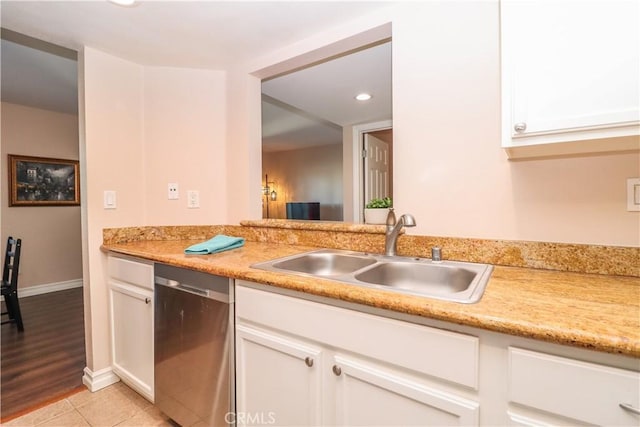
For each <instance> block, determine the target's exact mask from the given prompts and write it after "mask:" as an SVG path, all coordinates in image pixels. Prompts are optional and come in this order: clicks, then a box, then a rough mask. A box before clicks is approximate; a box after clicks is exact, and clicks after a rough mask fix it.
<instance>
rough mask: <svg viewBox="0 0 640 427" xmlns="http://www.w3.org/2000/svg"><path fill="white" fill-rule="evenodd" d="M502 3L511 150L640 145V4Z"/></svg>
mask: <svg viewBox="0 0 640 427" xmlns="http://www.w3.org/2000/svg"><path fill="white" fill-rule="evenodd" d="M500 4H501V9H500V20H501V49H502V111H503V114H502V141H503V144H502V145H503V147H504V148H505V149H506V150H507V153H508V155H509V156H510V157H512V158H518V157H534V156H544V155H558V154H575V153H590V152H606V151H623V150H630V149H635V150H637V149H640V137H638V135H640V83H639V82H640V18H639V16H640V10H639V9H640V3H638V2H637V1H632V0H614V1H608V0H594V1H590V2H586V1H568V0H560V1H555V0H554V1H551V0H537V1H516V0H503V1H501V3H500Z"/></svg>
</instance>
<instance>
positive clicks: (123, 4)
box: [108, 0, 136, 6]
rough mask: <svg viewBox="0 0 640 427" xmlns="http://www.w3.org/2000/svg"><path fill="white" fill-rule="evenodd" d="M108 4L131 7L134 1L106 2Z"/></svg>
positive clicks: (111, 0)
mask: <svg viewBox="0 0 640 427" xmlns="http://www.w3.org/2000/svg"><path fill="white" fill-rule="evenodd" d="M108 1H109V2H110V3H113V4H117V5H118V6H133V5H134V3H135V2H136V0H108Z"/></svg>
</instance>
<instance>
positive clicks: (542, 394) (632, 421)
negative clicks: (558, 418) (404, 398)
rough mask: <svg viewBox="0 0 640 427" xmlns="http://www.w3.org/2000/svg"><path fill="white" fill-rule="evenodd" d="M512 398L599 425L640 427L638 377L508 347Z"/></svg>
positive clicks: (601, 366) (639, 376)
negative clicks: (637, 413) (635, 412)
mask: <svg viewBox="0 0 640 427" xmlns="http://www.w3.org/2000/svg"><path fill="white" fill-rule="evenodd" d="M509 399H510V401H511V402H514V403H519V404H522V405H526V406H530V407H533V408H536V409H541V410H543V411H547V412H551V413H553V414H558V415H562V416H565V417H569V418H573V419H576V420H580V421H584V422H587V423H593V424H599V425H637V423H638V422H639V420H640V418H639V417H638V415H635V414H633V413H632V412H631V411H628V410H625V409H623V408H621V407H620V404H628V405H631V406H633V407H635V408H640V374H639V373H638V372H634V371H627V370H623V369H618V368H612V367H609V366H603V365H597V364H594V363H587V362H581V361H578V360H573V359H568V358H564V357H558V356H552V355H548V354H544V353H538V352H533V351H529V350H523V349H519V348H514V347H509Z"/></svg>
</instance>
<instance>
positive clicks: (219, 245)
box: [184, 234, 244, 255]
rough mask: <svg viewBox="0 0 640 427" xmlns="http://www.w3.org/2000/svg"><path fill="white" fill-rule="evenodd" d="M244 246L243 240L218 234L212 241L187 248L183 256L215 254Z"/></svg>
mask: <svg viewBox="0 0 640 427" xmlns="http://www.w3.org/2000/svg"><path fill="white" fill-rule="evenodd" d="M243 245H244V239H243V238H242V237H231V236H225V235H223V234H218V235H217V236H215V237H214V238H213V239H209V240H207V241H206V242H202V243H197V244H195V245H192V246H189V247H188V248H187V249H185V250H184V253H185V254H199V255H205V254H215V253H217V252H222V251H228V250H230V249H236V248H239V247H241V246H243Z"/></svg>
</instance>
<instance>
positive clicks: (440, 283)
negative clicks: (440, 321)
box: [355, 262, 476, 294]
mask: <svg viewBox="0 0 640 427" xmlns="http://www.w3.org/2000/svg"><path fill="white" fill-rule="evenodd" d="M475 277H476V273H475V272H474V271H472V270H469V269H466V268H460V267H453V266H448V265H436V264H414V263H407V262H397V263H395V262H387V263H383V264H379V265H376V266H375V267H373V268H370V269H369V270H366V271H363V272H362V273H359V274H356V275H355V278H356V280H360V281H362V282H367V283H371V284H374V285H381V286H390V287H392V288H398V289H405V290H408V291H413V292H420V291H421V290H422V289H424V288H428V289H429V292H433V293H437V294H454V293H456V292H462V291H466V290H467V289H469V286H471V284H472V283H473V279H474V278H475Z"/></svg>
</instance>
